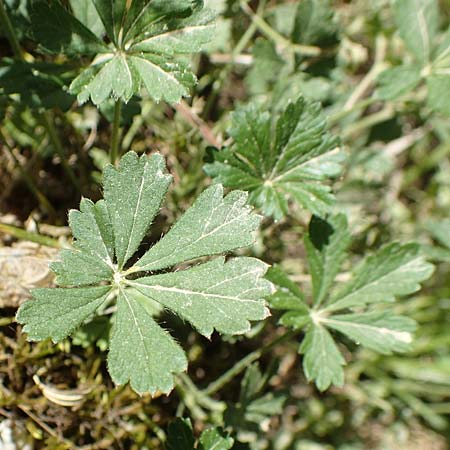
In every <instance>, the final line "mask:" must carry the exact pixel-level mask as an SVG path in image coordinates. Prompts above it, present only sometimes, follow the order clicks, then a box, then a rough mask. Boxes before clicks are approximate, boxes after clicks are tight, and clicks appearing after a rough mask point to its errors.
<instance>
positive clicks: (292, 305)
mask: <svg viewBox="0 0 450 450" xmlns="http://www.w3.org/2000/svg"><path fill="white" fill-rule="evenodd" d="M349 244H350V233H349V231H348V229H347V220H346V218H345V216H344V215H335V216H331V217H330V218H329V219H328V221H325V220H323V219H320V218H314V217H313V219H312V220H311V223H310V226H309V232H308V235H307V236H305V247H306V251H307V260H308V265H309V274H310V277H311V284H312V292H311V298H310V299H309V301H308V302H307V301H306V300H305V299H304V298H303V296H300V295H298V293H297V292H296V289H295V288H293V287H291V285H290V284H289V283H287V282H286V280H285V277H282V276H280V275H279V274H275V276H274V275H273V274H272V271H273V269H271V271H270V272H269V275H268V277H269V279H271V280H272V281H273V282H274V283H276V284H278V286H280V288H279V289H278V290H277V291H276V292H275V293H274V294H273V295H272V296H271V297H270V298H269V303H270V305H271V306H272V307H273V308H275V309H281V310H285V311H286V312H285V313H284V314H283V315H282V316H281V319H280V323H281V324H283V325H285V326H289V327H291V328H293V329H295V330H299V329H305V330H306V335H305V338H304V340H303V342H302V344H301V346H300V352H301V353H302V354H303V368H304V371H305V375H306V377H307V378H308V380H314V381H315V383H316V386H317V387H318V389H319V390H322V391H323V390H325V389H327V388H328V387H329V386H330V385H331V384H334V385H336V386H341V385H342V384H343V380H344V372H343V366H344V365H345V360H344V358H343V356H342V354H341V352H340V350H339V347H338V345H337V343H336V342H335V340H334V337H333V335H332V334H331V333H330V331H331V330H333V331H335V332H338V333H340V334H343V335H345V336H347V337H348V338H350V339H351V340H353V341H355V342H356V343H357V344H361V345H363V346H365V347H367V348H370V349H372V350H375V351H377V352H379V353H383V354H390V353H392V352H404V351H407V350H408V349H409V347H410V344H411V342H412V333H413V331H414V330H415V322H414V321H413V320H412V319H410V318H408V317H404V316H399V315H395V314H393V313H392V310H391V309H390V308H386V307H384V308H383V306H382V304H383V303H387V302H393V301H394V300H395V298H396V297H397V296H402V295H408V294H411V293H413V292H416V291H417V290H418V289H419V288H420V283H421V282H422V281H424V280H425V279H427V278H428V277H429V276H430V275H431V273H432V271H433V266H432V265H431V264H429V263H427V262H426V261H425V260H424V258H423V257H422V256H421V254H420V252H419V246H417V245H415V244H405V245H400V244H397V243H393V244H390V245H387V246H385V247H384V248H382V249H381V250H379V251H378V252H377V253H375V254H374V255H370V256H368V257H366V258H365V259H364V260H363V261H362V262H361V263H360V264H359V265H358V266H357V267H356V268H355V269H354V270H353V271H352V275H351V277H350V280H349V281H346V282H345V283H344V284H343V286H341V287H338V288H336V287H335V286H336V284H337V282H336V278H337V276H338V274H339V272H340V270H341V265H342V263H343V261H344V259H345V258H347V257H348V254H347V248H348V246H349ZM277 270H279V269H277Z"/></svg>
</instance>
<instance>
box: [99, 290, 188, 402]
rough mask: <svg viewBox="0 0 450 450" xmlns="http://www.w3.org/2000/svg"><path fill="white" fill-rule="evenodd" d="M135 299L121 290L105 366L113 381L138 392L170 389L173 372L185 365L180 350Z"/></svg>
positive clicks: (184, 359)
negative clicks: (128, 383)
mask: <svg viewBox="0 0 450 450" xmlns="http://www.w3.org/2000/svg"><path fill="white" fill-rule="evenodd" d="M140 301H141V299H140V298H138V299H135V298H134V296H133V294H132V291H128V290H126V289H120V292H119V297H118V299H117V313H116V316H115V319H114V323H113V328H112V333H111V342H110V349H109V354H108V369H109V373H110V374H111V377H112V379H113V380H114V382H115V383H116V384H119V385H121V384H125V383H127V382H128V381H129V382H130V385H131V387H132V388H133V389H134V390H135V391H136V392H138V393H143V392H150V393H152V394H155V393H156V392H157V391H160V392H164V393H168V392H170V391H171V390H172V389H173V374H174V373H177V372H182V371H184V370H186V368H187V359H186V356H185V354H184V352H183V349H182V348H181V347H180V346H179V345H178V344H177V343H176V342H175V341H174V340H173V339H172V337H171V336H170V335H169V333H168V332H167V331H164V330H163V329H162V328H161V327H160V326H159V325H158V324H157V323H156V322H155V321H154V320H153V318H152V317H151V316H150V315H149V314H148V313H147V311H146V310H145V308H144V307H143V306H142V305H141V304H140Z"/></svg>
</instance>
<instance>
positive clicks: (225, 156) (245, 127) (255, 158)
mask: <svg viewBox="0 0 450 450" xmlns="http://www.w3.org/2000/svg"><path fill="white" fill-rule="evenodd" d="M273 120H274V118H273V117H272V116H271V114H270V113H268V112H266V111H261V110H259V109H258V108H257V107H256V106H255V105H252V104H250V105H249V106H247V107H245V108H243V109H240V110H238V111H236V112H235V113H234V114H233V116H232V127H231V129H230V131H229V133H230V135H231V136H232V137H233V139H234V144H233V145H232V147H230V148H226V149H223V150H220V151H218V152H215V154H214V162H213V163H209V164H206V165H205V171H206V173H207V174H208V175H210V176H211V177H213V178H214V179H215V181H217V182H219V183H222V184H224V185H225V186H227V187H230V188H233V189H236V188H239V189H244V190H247V191H249V192H250V197H249V201H250V203H252V204H253V205H255V206H257V207H259V208H261V210H262V211H263V213H264V214H265V215H268V216H273V217H274V218H275V219H280V218H281V217H282V216H284V215H285V214H287V212H288V204H287V198H290V199H292V200H293V201H294V202H297V203H299V204H300V205H302V206H303V207H305V208H307V209H309V210H310V211H311V212H313V213H315V214H317V215H323V214H325V213H326V212H327V211H328V210H329V207H330V205H331V204H332V203H333V200H334V197H333V195H332V194H331V192H330V187H329V186H328V185H327V184H324V183H323V182H324V181H327V180H329V179H330V178H333V177H335V176H337V175H338V174H339V173H340V169H341V167H340V162H341V161H342V156H343V155H342V153H341V152H340V151H339V149H338V147H337V145H338V141H337V139H335V138H333V137H331V136H330V135H329V134H328V133H327V131H326V124H325V120H324V118H323V117H322V114H321V109H320V106H319V104H318V103H311V102H308V101H306V100H304V99H303V98H302V97H300V98H299V99H298V100H297V101H296V102H295V103H291V104H289V105H288V106H287V107H286V109H285V110H284V111H283V112H282V113H281V115H280V116H279V117H278V118H276V120H275V125H274V126H272V122H273Z"/></svg>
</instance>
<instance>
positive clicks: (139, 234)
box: [17, 152, 272, 393]
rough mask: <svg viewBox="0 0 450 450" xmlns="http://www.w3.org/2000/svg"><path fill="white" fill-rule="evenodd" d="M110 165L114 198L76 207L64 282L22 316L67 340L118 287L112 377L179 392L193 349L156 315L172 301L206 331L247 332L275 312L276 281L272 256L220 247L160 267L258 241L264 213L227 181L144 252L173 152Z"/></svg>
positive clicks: (39, 332)
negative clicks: (167, 157) (177, 381)
mask: <svg viewBox="0 0 450 450" xmlns="http://www.w3.org/2000/svg"><path fill="white" fill-rule="evenodd" d="M103 175H104V195H105V199H104V200H100V201H98V202H97V203H93V202H91V201H90V200H87V199H83V200H82V201H81V204H80V210H79V211H75V210H73V211H71V212H70V213H69V224H70V226H71V228H72V233H73V237H74V244H73V248H72V249H64V250H63V251H62V252H61V253H60V256H59V261H57V262H55V263H53V264H52V269H53V270H54V271H55V272H56V274H57V282H58V283H59V285H60V286H64V287H59V288H55V289H37V290H34V291H33V297H34V299H33V300H31V301H28V302H26V303H24V304H23V305H22V306H21V308H20V309H19V311H18V314H17V320H18V321H19V322H20V323H22V324H24V325H25V326H24V330H25V331H26V332H27V333H28V335H29V338H30V339H32V340H41V339H45V338H47V337H51V338H52V339H53V340H54V341H55V342H58V341H60V340H62V339H64V338H65V337H67V336H68V335H70V334H71V333H72V332H73V331H75V330H76V329H77V328H78V327H79V326H80V325H81V324H83V322H84V321H85V320H87V319H89V318H90V317H91V316H92V315H93V314H94V313H95V312H96V311H97V310H98V309H99V308H101V307H102V305H104V304H105V302H106V304H108V305H109V304H110V302H111V301H113V300H114V299H115V298H116V297H117V300H116V309H117V311H116V313H115V314H114V318H113V326H112V331H111V339H110V345H109V355H108V369H109V372H110V374H111V377H112V379H113V380H114V381H115V382H116V383H117V384H124V383H127V382H130V384H131V387H132V388H133V389H134V390H135V391H137V392H139V393H142V392H147V391H148V392H151V393H155V392H157V391H161V392H169V391H170V390H171V389H172V387H173V375H174V374H175V373H177V372H180V371H183V370H185V369H186V367H187V359H186V356H185V354H184V351H183V350H182V348H181V346H180V345H179V344H177V343H176V342H175V340H174V339H173V338H172V337H171V336H170V334H169V333H168V332H166V331H165V330H164V329H163V328H161V327H160V326H159V324H158V323H157V322H156V321H155V319H154V317H153V316H155V315H157V314H158V313H159V312H160V311H161V310H162V309H163V308H164V309H168V310H171V311H172V312H174V313H175V314H177V315H178V316H179V317H180V318H182V319H183V320H186V321H188V322H189V323H191V324H192V325H193V326H194V327H195V328H196V329H197V330H198V331H199V332H200V333H202V334H203V335H205V336H210V335H211V334H212V332H213V331H214V330H217V331H219V332H221V333H228V334H239V333H244V332H246V331H248V329H249V328H250V321H252V320H261V319H264V318H265V317H267V315H268V310H267V308H266V306H265V302H264V298H265V297H266V296H267V295H269V294H270V293H271V292H272V285H271V283H270V282H269V281H267V280H264V279H263V276H264V274H265V272H266V270H267V265H266V264H264V263H263V262H261V261H259V260H257V259H255V258H245V257H238V258H233V259H230V260H229V261H227V262H225V259H224V258H223V257H218V258H216V259H213V260H210V261H208V262H206V263H203V264H199V265H196V266H194V267H191V268H188V269H184V270H178V271H174V272H166V273H154V272H155V271H157V270H160V269H163V268H164V269H166V268H169V267H171V266H173V265H177V264H184V263H186V262H187V261H189V260H192V259H195V258H198V257H200V256H210V255H216V254H219V253H222V252H228V251H231V250H233V249H236V248H239V247H242V246H248V245H250V244H252V243H253V241H254V238H255V236H254V235H255V231H256V229H257V227H258V225H259V222H260V217H259V216H257V215H255V214H253V213H252V212H251V210H250V209H249V207H248V206H247V205H246V204H245V201H246V198H247V197H246V194H245V193H243V192H231V193H230V194H228V195H227V196H226V197H223V188H222V187H221V186H218V185H217V186H213V187H211V188H209V189H207V190H206V191H205V192H204V193H203V194H202V195H200V197H199V198H198V200H197V201H196V202H195V203H194V205H193V206H192V207H191V208H190V209H188V210H187V211H186V213H185V214H184V215H183V216H182V217H181V218H180V220H179V221H178V222H177V223H176V224H175V225H174V226H173V228H172V229H171V230H170V231H169V233H167V235H166V236H165V237H163V238H162V239H161V240H160V242H159V243H157V244H156V245H155V246H154V248H155V250H154V251H152V249H150V250H149V251H148V252H147V253H145V254H144V256H143V257H142V258H140V259H139V255H136V252H137V251H138V247H139V246H140V244H141V242H142V240H143V239H144V237H145V235H146V233H147V231H148V229H149V227H150V225H151V222H152V221H153V219H154V217H155V215H156V214H157V212H158V209H159V207H160V204H161V201H162V199H163V197H164V195H165V193H166V191H167V188H168V185H169V183H170V180H171V177H170V175H168V174H167V173H166V168H165V163H164V159H163V158H162V157H161V156H160V155H158V154H154V155H152V156H150V157H148V156H146V155H142V156H141V157H138V156H137V155H136V154H135V153H133V152H130V153H128V154H126V155H125V156H123V158H122V159H121V161H120V162H119V165H118V167H113V166H107V167H106V168H105V170H104V174H103ZM135 260H137V262H136V264H135V265H134V266H131V267H130V265H131V263H130V261H135ZM150 270H151V271H152V273H150V274H149V271H150ZM103 309H105V307H103Z"/></svg>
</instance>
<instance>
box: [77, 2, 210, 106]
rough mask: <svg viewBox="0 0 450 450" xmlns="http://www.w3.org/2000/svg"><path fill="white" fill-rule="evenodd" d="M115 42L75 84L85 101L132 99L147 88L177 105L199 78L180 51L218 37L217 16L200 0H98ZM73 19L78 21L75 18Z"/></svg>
mask: <svg viewBox="0 0 450 450" xmlns="http://www.w3.org/2000/svg"><path fill="white" fill-rule="evenodd" d="M94 3H95V6H96V8H97V11H98V14H99V16H100V18H101V20H102V22H103V25H104V27H105V30H106V33H107V35H108V37H109V38H110V39H111V41H112V46H111V47H112V48H110V50H109V54H107V55H99V56H97V57H96V58H95V59H94V60H93V62H92V64H91V66H90V67H88V68H86V69H85V70H84V71H82V72H81V73H80V75H79V76H78V77H77V78H76V79H75V80H74V81H73V82H72V84H71V85H70V92H71V93H74V94H77V95H78V101H79V102H80V103H83V102H85V101H87V100H88V99H89V98H90V99H91V100H92V101H93V102H94V103H95V104H96V105H100V104H101V103H103V102H104V101H105V100H106V99H108V98H110V97H113V98H114V99H117V100H122V101H124V102H127V101H128V100H130V98H131V97H132V96H133V95H134V94H137V93H139V91H140V89H141V87H144V88H145V89H146V90H147V92H148V94H149V95H150V96H151V97H152V98H153V99H154V100H155V101H157V102H158V101H160V100H165V101H168V102H170V103H176V102H178V101H179V100H180V98H181V97H183V96H187V95H189V89H190V88H191V87H192V86H193V85H194V84H195V81H196V78H195V76H194V74H193V73H192V71H191V70H190V68H189V67H188V65H187V64H186V63H185V62H183V61H182V60H180V59H179V58H178V59H177V55H182V54H186V53H192V52H198V51H200V50H201V49H202V48H203V46H204V45H205V44H206V43H207V42H209V41H210V40H211V39H212V37H213V35H214V26H213V14H212V13H211V12H210V11H209V10H207V9H203V8H202V2H201V1H199V0H170V1H168V0H132V1H131V2H125V1H123V0H120V1H116V2H109V1H104V0H95V1H94ZM74 20H76V19H75V18H74Z"/></svg>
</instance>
